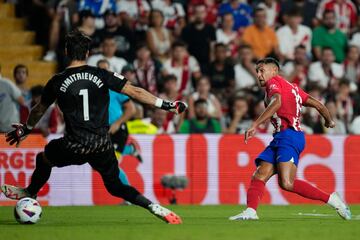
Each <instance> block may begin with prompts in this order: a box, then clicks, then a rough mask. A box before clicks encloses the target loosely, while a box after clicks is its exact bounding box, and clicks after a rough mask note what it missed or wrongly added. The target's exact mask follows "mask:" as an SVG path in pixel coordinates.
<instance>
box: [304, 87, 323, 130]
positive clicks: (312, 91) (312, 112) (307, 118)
mask: <svg viewBox="0 0 360 240" xmlns="http://www.w3.org/2000/svg"><path fill="white" fill-rule="evenodd" d="M306 90H307V92H308V93H309V95H311V96H312V97H313V98H315V99H317V100H318V101H320V102H321V103H323V104H325V102H326V99H325V96H324V94H323V89H322V88H321V87H320V86H319V85H318V84H317V83H316V82H312V83H311V82H310V83H309V84H307V87H306ZM302 120H303V123H302V124H304V125H306V126H307V127H308V128H310V129H314V128H315V126H317V125H320V124H322V123H321V122H320V121H321V116H320V114H319V113H318V111H316V109H313V108H304V109H303V118H302ZM312 133H313V132H312Z"/></svg>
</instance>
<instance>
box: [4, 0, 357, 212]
mask: <svg viewBox="0 0 360 240" xmlns="http://www.w3.org/2000/svg"><path fill="white" fill-rule="evenodd" d="M122 1H123V0H122ZM5 2H6V1H4V0H0V65H1V76H2V78H7V79H11V81H14V76H13V71H14V68H15V66H16V65H18V64H24V65H25V66H26V67H27V69H28V76H27V79H26V82H25V84H22V85H21V86H19V87H20V88H22V90H26V92H27V93H28V92H29V89H30V88H31V87H34V86H37V85H39V84H40V85H44V84H45V83H46V81H47V80H48V79H49V78H50V77H51V76H52V74H54V73H56V72H57V71H59V70H62V69H63V68H64V66H65V65H66V59H64V58H63V57H62V56H61V54H60V55H59V54H58V56H57V58H55V59H50V60H52V61H48V60H49V59H44V58H43V57H44V56H46V54H47V50H49V48H50V47H49V37H48V36H49V31H50V25H51V24H50V23H51V22H53V21H54V18H53V17H49V16H48V15H47V13H48V11H49V12H51V11H55V12H56V10H57V9H58V8H57V7H58V6H59V2H60V1H54V3H53V2H51V1H42V3H47V4H45V5H41V4H38V3H37V2H41V1H21V0H18V1H8V2H7V3H5ZM14 2H15V3H16V2H17V3H18V5H17V7H15V5H14V4H13V3H14ZM80 2H88V1H80ZM89 2H91V1H89ZM110 2H111V1H110ZM174 2H175V1H174ZM179 2H180V3H181V4H183V5H182V6H184V9H185V12H186V15H185V16H184V19H185V20H188V21H189V22H188V25H189V24H190V22H191V18H190V17H189V16H190V15H187V14H189V13H190V12H191V11H194V9H192V8H191V4H195V3H198V2H201V1H190V2H187V1H179ZM209 2H213V1H209ZM286 2H287V1H278V2H277V5H276V6H279V7H281V6H283V5H285V3H286ZM307 2H310V3H314V4H316V2H317V1H307ZM348 2H351V1H348ZM358 2H359V1H354V3H355V4H356V3H357V5H354V6H355V7H357V9H356V10H357V11H358V8H359V3H358ZM215 3H216V4H215ZM219 4H220V3H219V2H215V1H214V4H213V7H214V9H216V7H218V6H219ZM249 4H252V5H251V6H255V5H256V4H257V1H249ZM211 9H212V8H211ZM50 10H51V11H50ZM208 10H209V9H208ZM79 12H80V9H79ZM280 13H281V11H280V10H276V11H275V14H277V15H278V17H277V18H276V19H280ZM94 14H95V15H96V13H94ZM35 15H38V18H36V17H35ZM208 16H210V15H208ZM34 19H36V20H37V21H40V22H34ZM46 21H47V22H46ZM209 21H213V25H214V26H216V27H217V28H220V27H219V23H220V20H219V18H217V16H216V15H215V20H209ZM276 21H279V22H276ZM276 21H275V25H276V28H278V27H280V26H281V24H283V23H282V22H281V20H276ZM41 23H45V24H43V25H42V24H41ZM32 24H33V25H32ZM318 24H319V23H318ZM359 27H360V26H359V21H355V24H351V25H350V26H349V29H348V32H347V33H346V36H347V38H348V41H349V43H351V44H354V45H356V44H359V45H360V43H359V42H358V41H359V40H357V39H356V38H355V36H356V34H357V33H359ZM313 29H314V28H312V30H313ZM132 30H134V31H135V29H132ZM61 31H62V32H61V33H64V32H63V31H64V29H62V28H61ZM65 32H66V31H65ZM174 34H175V35H176V33H174ZM178 37H179V36H178ZM179 38H180V37H179ZM62 46H63V42H62V39H61V38H60V39H59V44H57V46H56V49H55V52H56V51H59V49H60V48H61V47H62ZM236 47H238V48H239V47H240V45H237V46H236ZM134 51H135V50H134ZM132 54H133V55H135V52H132ZM231 54H233V53H230V56H229V57H230V58H231V60H232V61H234V64H235V65H236V64H238V63H239V62H241V61H240V60H239V59H238V56H237V54H236V53H235V55H236V56H233V55H231ZM344 54H345V50H344ZM347 58H348V57H346V59H347ZM346 59H345V60H343V61H342V62H338V63H339V64H341V65H344V66H345V65H346ZM45 60H46V61H45ZM133 60H134V59H132V58H130V57H129V59H127V62H128V63H131V62H132V61H133ZM238 61H239V62H238ZM291 61H292V60H291V59H290V62H291ZM312 61H313V62H315V61H316V59H315V58H312ZM283 63H285V61H284V62H283ZM356 63H357V65H356V66H355V71H356V81H352V80H349V79H347V81H348V83H349V84H348V85H349V86H350V88H351V89H347V90H345V92H346V91H348V94H347V95H346V94H345V95H346V96H345V97H346V98H345V99H341V100H339V101H338V99H339V98H340V97H342V96H338V95H339V92H337V91H334V92H332V93H331V94H330V96H329V94H328V92H327V90H329V89H321V88H319V87H318V86H314V85H312V87H310V89H309V90H313V89H315V90H317V89H320V90H319V91H320V92H319V98H320V99H322V100H323V101H324V103H325V102H328V101H334V102H335V104H336V107H335V108H336V109H335V111H336V113H335V115H336V116H337V119H336V121H338V122H339V123H341V124H343V125H344V127H345V128H344V129H342V130H339V131H343V132H342V133H339V132H337V133H336V132H335V133H334V134H330V133H328V134H326V132H324V129H322V128H320V129H319V128H318V125H319V124H321V122H320V119H319V118H318V116H314V115H312V114H313V113H309V114H308V115H310V120H309V121H305V122H311V124H310V125H307V126H306V125H305V126H304V129H305V131H306V132H308V133H316V134H314V135H308V136H307V147H306V149H305V152H304V153H303V155H302V157H301V160H300V167H299V173H298V174H299V177H300V178H303V179H306V180H308V181H310V182H311V183H313V184H316V185H317V186H319V187H321V188H323V189H324V190H326V191H328V192H332V191H335V190H336V191H338V192H340V194H341V195H343V196H344V198H345V200H346V201H347V202H348V203H350V204H356V203H360V183H359V181H358V179H360V164H359V163H358V160H357V159H358V158H359V157H360V150H359V147H358V146H359V143H360V137H359V136H356V135H350V134H354V133H357V131H358V130H359V127H358V126H357V124H358V123H357V121H356V120H359V101H358V99H359V98H358V97H359V90H358V89H359V88H355V90H354V88H353V86H357V85H358V84H359V82H358V81H359V79H360V75H359V72H360V71H359V63H358V59H357V62H356ZM209 64H210V62H209ZM127 66H128V65H127ZM130 69H131V67H130ZM201 71H205V70H201ZM210 77H211V76H210ZM194 78H196V77H194ZM306 78H307V77H306ZM341 79H343V77H341ZM158 80H159V82H161V81H162V80H160V79H158ZM338 80H340V79H338ZM210 81H211V79H210ZM349 81H350V82H349ZM306 83H307V82H306ZM306 83H305V85H304V86H305V87H308V86H307V84H306ZM138 84H139V85H141V84H140V82H139V83H138ZM155 85H156V86H158V87H159V88H158V92H157V91H154V92H155V93H160V92H161V91H162V90H163V87H164V86H162V83H161V84H158V83H156V84H155ZM148 90H149V89H148ZM213 90H214V92H216V96H217V97H218V98H219V96H223V95H221V93H218V92H217V89H213ZM193 91H196V90H193ZM246 93H249V94H250V95H251V97H250V98H247V97H246V96H247V95H246ZM218 94H220V95H218ZM232 94H234V95H233V97H235V98H236V97H244V96H245V97H246V101H247V104H248V108H249V109H250V110H248V113H247V114H245V117H244V118H243V119H242V120H240V121H239V124H238V125H239V129H238V131H239V132H238V133H240V134H238V135H232V134H226V133H223V134H204V135H191V134H188V135H182V134H181V135H180V134H179V135H177V134H175V133H172V134H169V135H133V136H132V139H133V141H134V142H136V144H137V145H138V147H139V150H140V152H141V154H142V157H143V159H144V163H143V164H140V163H139V162H138V161H136V160H135V159H134V158H133V157H131V156H125V157H124V159H123V161H122V162H121V164H120V166H121V167H122V168H123V169H124V170H125V171H126V172H127V174H128V177H129V180H130V182H131V184H133V185H134V186H135V187H137V188H138V189H139V190H140V191H141V192H143V193H145V195H146V196H147V197H149V198H150V199H152V200H156V201H159V202H161V203H168V197H169V196H170V193H169V191H168V190H165V189H164V188H163V187H162V186H161V185H160V178H161V176H163V175H164V174H167V173H171V174H179V175H187V177H188V178H189V186H188V188H186V189H185V190H184V191H179V192H178V193H177V196H178V203H179V204H237V203H242V204H243V203H245V201H246V189H247V187H248V184H249V178H250V176H251V174H252V172H253V170H254V164H253V159H254V157H255V156H256V155H257V153H259V152H260V151H261V150H262V149H263V147H264V146H266V144H267V143H268V142H269V140H270V139H271V135H266V134H264V135H259V136H257V137H256V138H254V139H253V140H252V141H251V142H250V144H249V145H244V144H243V135H241V133H242V132H241V131H242V130H244V125H245V126H248V124H249V123H251V121H252V120H253V118H254V117H255V116H256V114H254V113H253V112H252V111H251V109H253V108H254V107H255V104H256V103H257V102H258V100H259V99H261V96H262V93H261V91H259V89H256V87H255V86H250V87H246V88H244V89H242V88H241V87H239V89H236V93H232ZM165 95H166V94H165ZM188 95H190V94H188ZM183 97H184V99H187V97H185V96H183ZM30 98H31V97H30ZM28 100H29V99H28ZM219 100H220V103H221V112H222V113H221V117H224V118H225V117H229V118H230V119H231V118H232V117H233V116H231V114H229V113H230V112H231V111H232V110H231V109H232V105H231V104H230V105H229V104H228V102H229V100H231V99H230V97H228V96H226V97H225V98H224V99H221V98H219ZM230 102H231V101H230ZM340 103H341V104H343V105H341V104H340ZM338 104H340V105H338ZM140 108H141V107H140ZM144 109H146V108H144ZM151 114H152V112H151V111H150V113H149V112H146V111H145V112H144V114H143V115H142V118H151V116H152V115H151ZM350 116H351V117H350ZM221 117H220V118H221ZM214 118H217V117H214ZM314 119H315V120H314ZM241 121H242V122H241ZM58 124H59V125H61V123H58ZM242 124H243V125H242ZM227 127H228V126H226V123H225V125H224V128H223V132H224V131H225V129H227ZM59 131H61V127H60V126H55V127H52V128H51V129H50V127H49V129H46V130H45V131H43V129H40V130H39V134H34V135H32V136H30V137H29V138H28V139H27V140H25V142H24V143H23V144H22V146H21V147H20V148H12V147H8V146H7V144H6V143H5V141H4V137H3V136H1V137H0V184H3V183H8V184H15V185H24V184H26V183H28V181H29V178H30V176H31V172H32V170H33V168H34V158H35V155H36V153H37V152H39V151H41V150H42V149H43V146H44V145H45V144H46V142H48V141H49V139H52V138H56V137H59V136H61V135H59ZM264 132H269V131H268V129H266V130H265V131H264ZM165 133H166V131H165ZM320 133H324V134H323V135H320ZM317 134H319V135H317ZM42 135H46V136H45V137H43V136H42ZM279 193H280V194H279ZM39 200H40V201H41V202H42V203H43V204H44V205H46V204H49V205H103V204H119V203H120V201H119V200H118V199H115V198H112V197H111V196H110V195H108V194H107V193H106V191H105V189H104V188H103V186H102V183H101V180H100V177H99V175H97V174H96V173H94V172H92V171H91V169H90V168H89V167H88V166H87V165H85V166H80V167H79V166H76V167H69V168H64V169H55V170H54V173H53V176H52V177H51V179H50V181H49V183H48V184H47V185H46V186H45V187H44V189H42V191H41V193H40V194H39ZM263 202H264V203H274V204H288V203H314V202H310V201H305V200H304V199H301V198H298V197H295V196H293V195H291V194H287V193H285V192H283V191H282V190H280V189H279V187H278V186H277V184H276V179H275V178H274V179H272V180H271V181H270V182H269V184H268V185H267V192H266V194H265V197H264V199H263ZM9 204H12V202H9V201H7V200H6V199H5V198H4V196H3V195H1V196H0V205H9Z"/></svg>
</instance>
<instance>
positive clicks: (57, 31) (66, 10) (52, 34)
mask: <svg viewBox="0 0 360 240" xmlns="http://www.w3.org/2000/svg"><path fill="white" fill-rule="evenodd" d="M49 2H55V4H54V6H52V7H51V8H49V11H50V12H51V14H49V16H50V17H51V24H50V30H49V36H48V38H49V46H48V50H47V52H46V54H45V56H44V57H43V60H44V61H49V62H50V61H55V60H56V59H57V52H58V49H59V48H60V45H59V42H61V40H63V37H62V36H63V35H65V34H66V33H67V32H69V31H70V30H71V29H72V28H73V27H74V26H75V24H76V22H77V21H78V17H79V16H78V14H77V3H76V1H75V0H68V1H49ZM61 47H62V46H61ZM60 55H61V53H60Z"/></svg>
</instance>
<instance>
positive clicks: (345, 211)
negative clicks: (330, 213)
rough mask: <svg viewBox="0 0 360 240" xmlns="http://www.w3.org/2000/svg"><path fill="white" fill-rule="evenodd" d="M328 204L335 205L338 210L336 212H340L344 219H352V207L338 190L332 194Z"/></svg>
mask: <svg viewBox="0 0 360 240" xmlns="http://www.w3.org/2000/svg"><path fill="white" fill-rule="evenodd" d="M327 204H329V205H330V206H331V207H333V208H334V209H335V210H336V212H337V213H338V214H339V216H340V217H342V218H343V219H344V220H350V219H351V211H350V208H349V207H348V206H347V205H346V203H345V202H344V201H343V200H342V199H341V197H340V195H339V194H338V193H337V192H333V193H332V194H330V198H329V200H328V202H327Z"/></svg>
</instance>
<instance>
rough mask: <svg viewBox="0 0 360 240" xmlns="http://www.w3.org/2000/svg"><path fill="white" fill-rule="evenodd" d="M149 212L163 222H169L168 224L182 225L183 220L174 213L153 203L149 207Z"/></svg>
mask: <svg viewBox="0 0 360 240" xmlns="http://www.w3.org/2000/svg"><path fill="white" fill-rule="evenodd" d="M149 210H150V212H151V213H152V214H154V215H155V216H157V217H158V218H160V219H161V220H163V221H165V222H167V223H168V224H181V223H182V220H181V218H180V217H179V216H178V215H176V214H175V213H174V212H172V211H170V210H169V209H167V208H164V207H162V206H160V205H159V204H157V203H152V204H150V205H149Z"/></svg>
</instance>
